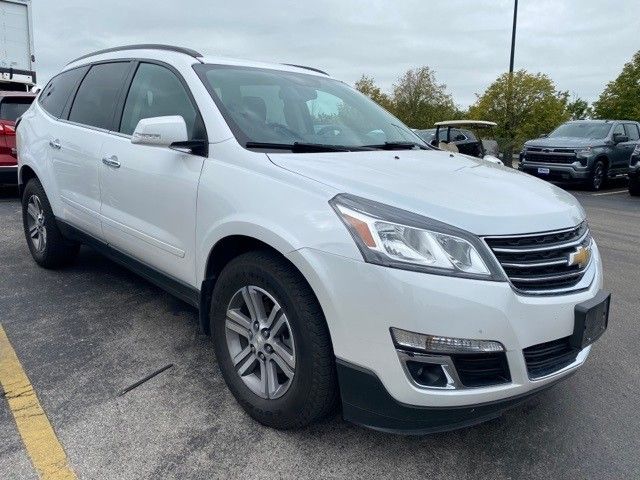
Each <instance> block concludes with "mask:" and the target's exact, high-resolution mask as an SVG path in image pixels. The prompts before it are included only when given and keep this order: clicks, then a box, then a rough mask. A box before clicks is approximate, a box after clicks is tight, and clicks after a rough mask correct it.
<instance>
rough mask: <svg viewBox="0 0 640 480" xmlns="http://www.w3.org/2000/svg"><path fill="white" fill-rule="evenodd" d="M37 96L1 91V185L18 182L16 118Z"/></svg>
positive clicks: (27, 93)
mask: <svg viewBox="0 0 640 480" xmlns="http://www.w3.org/2000/svg"><path fill="white" fill-rule="evenodd" d="M35 97H36V94H35V93H29V92H0V185H2V184H12V185H17V184H18V159H17V157H16V128H15V126H16V120H17V119H18V117H19V116H20V115H22V114H23V113H24V112H26V111H27V109H28V108H29V105H31V102H33V99H34V98H35Z"/></svg>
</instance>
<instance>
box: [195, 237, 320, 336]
mask: <svg viewBox="0 0 640 480" xmlns="http://www.w3.org/2000/svg"><path fill="white" fill-rule="evenodd" d="M279 246H280V247H282V245H279ZM292 250H293V248H288V249H286V250H284V251H283V249H282V248H278V247H276V246H274V245H273V244H272V242H269V241H267V240H265V239H264V238H262V239H261V238H257V237H255V236H251V235H245V234H230V235H227V236H225V237H222V238H220V239H219V240H218V241H217V242H216V243H215V244H214V245H213V246H212V247H211V249H210V250H209V253H208V256H207V260H206V263H205V268H204V275H203V280H202V282H201V286H200V327H201V329H202V331H203V332H204V333H205V334H207V335H210V334H211V331H210V329H209V307H210V303H211V294H212V291H213V288H214V287H215V284H216V281H217V279H218V277H219V276H220V273H221V272H222V270H223V269H224V267H225V266H226V265H228V264H229V262H231V261H232V260H233V259H234V258H236V257H238V256H240V255H242V254H244V253H248V252H252V251H266V252H271V253H273V254H275V255H276V256H278V257H279V258H280V259H281V260H282V261H284V262H286V263H288V264H289V265H291V266H292V267H293V268H295V269H296V271H297V272H298V273H299V274H300V276H301V277H302V278H303V279H304V280H305V282H306V284H307V286H308V287H309V289H310V290H311V292H313V295H314V296H315V298H316V301H317V302H318V305H319V306H320V309H322V305H321V303H320V301H319V298H318V295H317V293H316V292H315V290H314V288H313V287H312V285H311V282H310V281H309V279H308V278H307V277H306V275H305V274H304V273H303V271H302V270H301V269H300V268H299V266H297V265H296V264H295V263H294V262H292V261H291V259H289V258H288V257H287V255H286V253H287V252H288V251H292ZM323 313H324V312H323Z"/></svg>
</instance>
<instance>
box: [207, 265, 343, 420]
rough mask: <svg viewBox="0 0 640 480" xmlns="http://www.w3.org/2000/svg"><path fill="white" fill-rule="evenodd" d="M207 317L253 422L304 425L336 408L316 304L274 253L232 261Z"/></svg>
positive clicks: (229, 379) (329, 354) (330, 360)
mask: <svg viewBox="0 0 640 480" xmlns="http://www.w3.org/2000/svg"><path fill="white" fill-rule="evenodd" d="M209 318H210V327H211V332H212V334H213V340H214V345H215V352H216V357H217V360H218V365H219V367H220V370H221V372H222V375H223V377H224V379H225V381H226V383H227V385H228V387H229V389H230V390H231V392H232V393H233V395H234V396H235V397H236V400H237V401H238V402H239V403H240V405H242V407H243V408H244V409H245V410H246V411H247V412H248V413H249V415H251V416H252V417H253V418H254V419H256V420H257V421H259V422H260V423H262V424H264V425H267V426H270V427H274V428H280V429H290V428H299V427H303V426H305V425H308V424H309V423H312V422H313V421H315V420H318V419H320V418H322V417H324V416H326V415H327V414H328V413H330V412H331V411H332V410H333V409H334V407H335V405H336V399H337V380H336V373H335V366H334V357H333V351H332V348H331V340H330V337H329V331H328V328H327V325H326V322H325V319H324V315H323V313H322V310H321V309H320V305H319V304H318V301H317V299H316V298H315V296H314V294H313V292H312V291H311V289H310V288H309V285H308V284H307V283H306V281H305V280H304V278H303V277H302V276H301V275H300V273H299V272H298V271H297V270H296V269H295V268H294V267H293V266H292V265H291V264H289V263H288V262H286V261H285V260H284V259H282V258H280V257H279V256H277V255H276V254H273V253H270V252H251V253H247V254H244V255H241V256H239V257H237V258H236V259H234V260H232V261H231V262H230V263H229V264H228V265H227V266H226V267H225V269H224V270H223V271H222V273H221V274H220V277H219V278H218V280H217V282H216V285H215V288H214V291H213V295H212V303H211V310H210V317H209Z"/></svg>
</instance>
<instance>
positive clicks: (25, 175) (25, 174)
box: [18, 165, 42, 197]
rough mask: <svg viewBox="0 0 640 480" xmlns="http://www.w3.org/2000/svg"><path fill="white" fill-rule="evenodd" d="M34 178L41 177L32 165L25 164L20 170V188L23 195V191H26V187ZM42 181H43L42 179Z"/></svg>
mask: <svg viewBox="0 0 640 480" xmlns="http://www.w3.org/2000/svg"><path fill="white" fill-rule="evenodd" d="M32 178H37V179H38V180H40V177H39V176H38V174H37V173H36V171H35V170H34V169H33V168H32V167H31V166H29V165H23V166H22V167H21V168H20V171H19V172H18V190H19V192H20V196H21V197H22V193H23V192H24V187H25V186H26V185H27V182H29V180H31V179H32ZM40 183H42V181H40Z"/></svg>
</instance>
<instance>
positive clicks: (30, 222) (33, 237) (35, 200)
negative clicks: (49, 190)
mask: <svg viewBox="0 0 640 480" xmlns="http://www.w3.org/2000/svg"><path fill="white" fill-rule="evenodd" d="M22 224H23V227H24V235H25V237H26V239H27V245H28V246H29V250H30V251H31V256H32V257H33V259H34V260H35V261H36V263H37V264H38V265H40V266H41V267H44V268H58V267H62V266H64V265H67V264H69V263H71V262H72V261H73V260H74V259H75V258H76V256H77V255H78V250H79V249H80V245H79V244H78V243H75V242H71V241H69V240H67V239H66V238H64V237H63V236H62V233H61V232H60V229H59V228H58V225H57V223H56V218H55V216H54V214H53V210H51V205H50V204H49V199H48V198H47V195H46V194H45V193H44V188H42V184H41V183H40V181H39V180H38V179H36V178H32V179H31V180H29V182H28V183H27V185H26V187H25V189H24V194H23V196H22Z"/></svg>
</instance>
